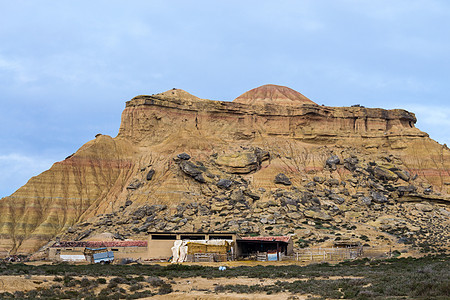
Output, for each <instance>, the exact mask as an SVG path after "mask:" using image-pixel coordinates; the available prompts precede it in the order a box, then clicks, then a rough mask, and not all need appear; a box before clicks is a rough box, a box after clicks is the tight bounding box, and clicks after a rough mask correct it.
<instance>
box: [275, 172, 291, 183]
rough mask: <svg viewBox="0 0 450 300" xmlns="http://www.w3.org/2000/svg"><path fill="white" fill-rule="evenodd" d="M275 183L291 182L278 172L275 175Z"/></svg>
mask: <svg viewBox="0 0 450 300" xmlns="http://www.w3.org/2000/svg"><path fill="white" fill-rule="evenodd" d="M275 183H279V184H284V185H291V184H292V182H291V180H290V179H289V177H287V176H286V175H285V174H283V173H279V174H278V175H277V176H275Z"/></svg>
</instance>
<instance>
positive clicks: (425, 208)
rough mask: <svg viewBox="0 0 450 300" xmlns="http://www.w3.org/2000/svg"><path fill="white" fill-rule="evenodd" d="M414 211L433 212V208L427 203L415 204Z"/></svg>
mask: <svg viewBox="0 0 450 300" xmlns="http://www.w3.org/2000/svg"><path fill="white" fill-rule="evenodd" d="M416 209H418V210H421V211H423V212H430V211H433V206H432V205H430V204H428V203H417V204H416Z"/></svg>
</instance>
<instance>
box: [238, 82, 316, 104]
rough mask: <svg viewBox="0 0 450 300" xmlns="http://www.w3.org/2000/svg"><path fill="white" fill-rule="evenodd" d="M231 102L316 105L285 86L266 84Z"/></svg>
mask: <svg viewBox="0 0 450 300" xmlns="http://www.w3.org/2000/svg"><path fill="white" fill-rule="evenodd" d="M233 102H237V103H244V104H278V105H292V106H297V105H303V104H316V103H314V102H313V101H311V100H309V99H308V98H307V97H305V96H303V95H302V94H300V93H299V92H297V91H295V90H293V89H291V88H288V87H286V86H281V85H275V84H266V85H262V86H260V87H257V88H255V89H252V90H250V91H248V92H245V93H243V94H242V95H240V96H239V97H237V98H236V99H234V100H233Z"/></svg>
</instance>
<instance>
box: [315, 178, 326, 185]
mask: <svg viewBox="0 0 450 300" xmlns="http://www.w3.org/2000/svg"><path fill="white" fill-rule="evenodd" d="M313 180H314V182H317V183H320V184H322V183H324V181H325V178H323V177H320V176H314V178H313Z"/></svg>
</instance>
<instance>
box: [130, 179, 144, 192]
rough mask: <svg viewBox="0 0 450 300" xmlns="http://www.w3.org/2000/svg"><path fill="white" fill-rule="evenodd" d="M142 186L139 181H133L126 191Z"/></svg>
mask: <svg viewBox="0 0 450 300" xmlns="http://www.w3.org/2000/svg"><path fill="white" fill-rule="evenodd" d="M141 186H142V182H140V181H139V179H134V180H133V181H132V182H131V183H130V184H129V185H128V186H127V190H136V189H138V188H140V187H141Z"/></svg>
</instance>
